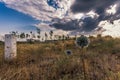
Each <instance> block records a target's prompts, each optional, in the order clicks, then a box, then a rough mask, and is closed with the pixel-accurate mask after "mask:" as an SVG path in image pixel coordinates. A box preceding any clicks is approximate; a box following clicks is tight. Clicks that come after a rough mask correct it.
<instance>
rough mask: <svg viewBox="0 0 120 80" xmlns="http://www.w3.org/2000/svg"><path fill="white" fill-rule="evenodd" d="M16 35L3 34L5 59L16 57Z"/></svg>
mask: <svg viewBox="0 0 120 80" xmlns="http://www.w3.org/2000/svg"><path fill="white" fill-rule="evenodd" d="M16 49H17V48H16V37H15V36H14V35H12V34H6V35H5V60H11V59H14V58H16V56H17V51H16Z"/></svg>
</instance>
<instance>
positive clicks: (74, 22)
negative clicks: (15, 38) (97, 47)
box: [0, 0, 120, 37]
mask: <svg viewBox="0 0 120 80" xmlns="http://www.w3.org/2000/svg"><path fill="white" fill-rule="evenodd" d="M98 3H99V4H98ZM119 8H120V0H0V34H5V33H9V32H11V31H20V32H24V31H25V32H29V31H32V30H33V31H35V30H36V28H39V29H40V30H41V31H43V32H44V31H46V32H49V31H50V30H53V31H54V32H55V33H56V34H58V33H59V34H70V35H76V34H90V35H94V34H102V35H111V36H113V37H120V26H119V25H120V10H119Z"/></svg>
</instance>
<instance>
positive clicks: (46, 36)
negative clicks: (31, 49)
mask: <svg viewBox="0 0 120 80" xmlns="http://www.w3.org/2000/svg"><path fill="white" fill-rule="evenodd" d="M47 38H48V35H47V33H46V32H45V40H47Z"/></svg>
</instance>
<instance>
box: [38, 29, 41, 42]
mask: <svg viewBox="0 0 120 80" xmlns="http://www.w3.org/2000/svg"><path fill="white" fill-rule="evenodd" d="M37 33H38V36H37V38H38V39H39V40H40V38H41V36H40V33H41V30H40V29H39V28H37Z"/></svg>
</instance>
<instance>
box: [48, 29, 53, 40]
mask: <svg viewBox="0 0 120 80" xmlns="http://www.w3.org/2000/svg"><path fill="white" fill-rule="evenodd" d="M49 34H50V39H51V40H52V36H53V31H52V30H51V31H50V32H49Z"/></svg>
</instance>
